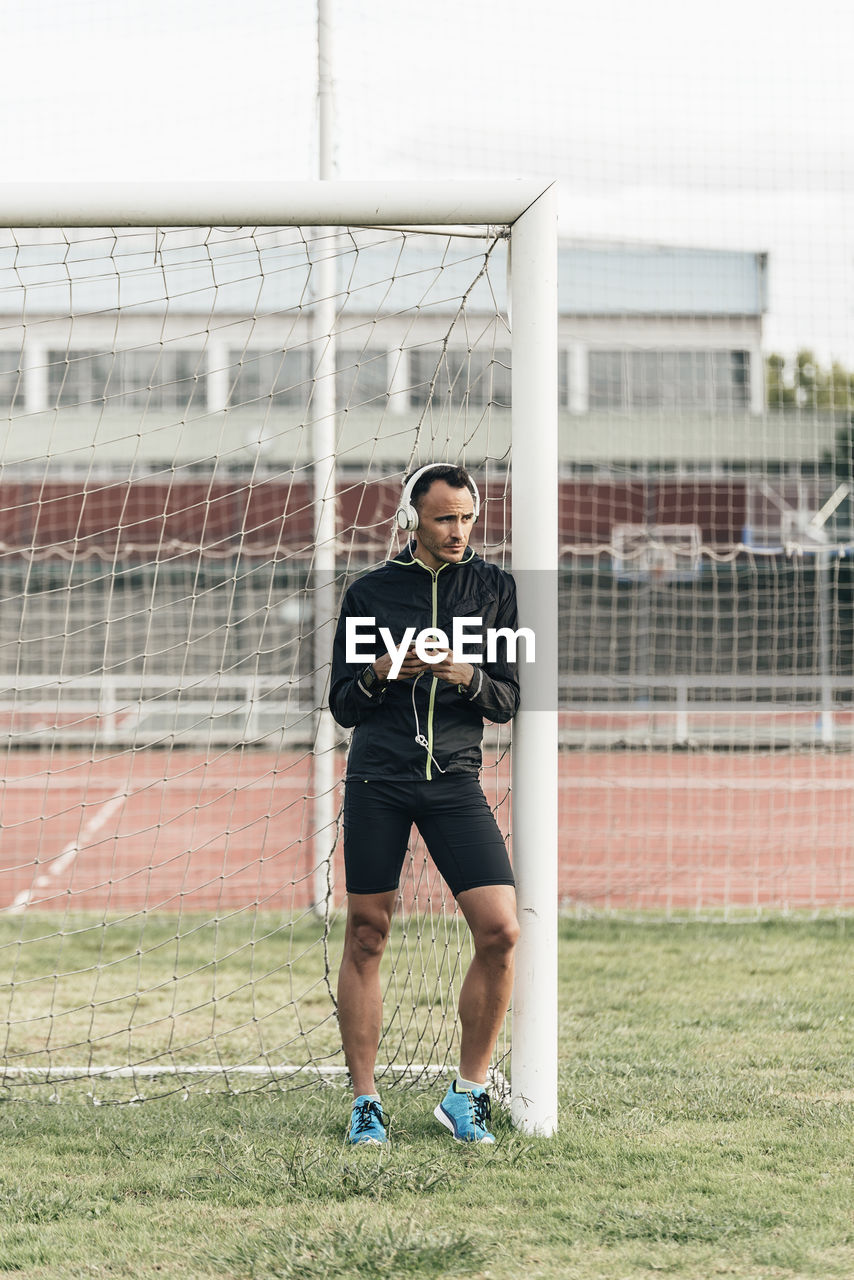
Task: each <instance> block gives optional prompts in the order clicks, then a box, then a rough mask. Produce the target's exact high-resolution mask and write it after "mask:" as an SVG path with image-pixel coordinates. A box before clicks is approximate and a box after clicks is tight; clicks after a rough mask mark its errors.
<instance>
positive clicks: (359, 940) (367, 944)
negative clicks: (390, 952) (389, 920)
mask: <svg viewBox="0 0 854 1280" xmlns="http://www.w3.org/2000/svg"><path fill="white" fill-rule="evenodd" d="M388 934H389V926H388V925H387V924H386V923H385V922H383V921H376V920H354V921H353V922H352V923H351V925H350V929H349V931H348V943H349V946H348V950H349V952H350V956H351V958H352V960H353V962H354V963H355V964H357V965H363V964H370V963H371V962H372V961H377V960H380V959H381V957H382V954H383V952H384V951H385V945H386V943H387V942H388Z"/></svg>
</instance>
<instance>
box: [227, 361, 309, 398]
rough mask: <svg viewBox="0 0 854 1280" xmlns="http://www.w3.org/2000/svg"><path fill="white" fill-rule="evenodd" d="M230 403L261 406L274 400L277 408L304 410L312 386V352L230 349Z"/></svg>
mask: <svg viewBox="0 0 854 1280" xmlns="http://www.w3.org/2000/svg"><path fill="white" fill-rule="evenodd" d="M228 360H229V364H230V366H231V368H230V370H229V386H230V388H231V390H230V394H229V405H230V406H231V408H232V409H236V408H239V407H241V406H242V407H248V406H254V407H257V406H258V405H259V403H261V402H263V401H270V400H271V401H272V402H273V403H274V404H275V405H276V407H277V408H287V409H304V408H305V407H306V406H307V405H308V400H309V395H310V393H311V388H312V377H311V360H310V356H309V352H308V351H306V350H302V349H300V348H297V349H296V350H291V351H252V350H247V351H230V352H229V353H228Z"/></svg>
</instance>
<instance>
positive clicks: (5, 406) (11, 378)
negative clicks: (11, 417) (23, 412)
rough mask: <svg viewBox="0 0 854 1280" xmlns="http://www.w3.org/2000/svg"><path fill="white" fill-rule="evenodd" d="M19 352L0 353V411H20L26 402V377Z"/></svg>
mask: <svg viewBox="0 0 854 1280" xmlns="http://www.w3.org/2000/svg"><path fill="white" fill-rule="evenodd" d="M20 359H21V354H20V352H19V351H0V410H2V411H4V412H8V411H9V410H11V409H12V408H17V409H20V408H22V407H23V402H24V375H23V374H22V373H21V370H20V368H19V362H20Z"/></svg>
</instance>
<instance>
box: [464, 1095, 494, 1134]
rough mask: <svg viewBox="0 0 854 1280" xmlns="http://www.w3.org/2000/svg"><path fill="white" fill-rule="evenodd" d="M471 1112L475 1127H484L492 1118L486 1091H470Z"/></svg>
mask: <svg viewBox="0 0 854 1280" xmlns="http://www.w3.org/2000/svg"><path fill="white" fill-rule="evenodd" d="M469 1099H470V1100H471V1105H472V1112H473V1118H474V1127H475V1129H485V1128H486V1126H487V1123H488V1122H489V1121H490V1120H491V1119H492V1107H491V1106H490V1103H489V1094H488V1093H470V1094H469Z"/></svg>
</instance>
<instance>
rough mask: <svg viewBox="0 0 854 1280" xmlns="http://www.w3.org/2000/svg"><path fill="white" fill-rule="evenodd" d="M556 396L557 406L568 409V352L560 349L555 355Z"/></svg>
mask: <svg viewBox="0 0 854 1280" xmlns="http://www.w3.org/2000/svg"><path fill="white" fill-rule="evenodd" d="M557 395H558V400H557V402H558V406H559V407H560V408H561V409H568V408H569V352H568V351H566V350H565V349H563V348H562V349H561V350H560V351H559V352H558V353H557Z"/></svg>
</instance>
